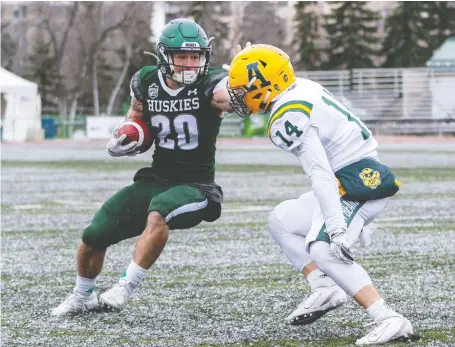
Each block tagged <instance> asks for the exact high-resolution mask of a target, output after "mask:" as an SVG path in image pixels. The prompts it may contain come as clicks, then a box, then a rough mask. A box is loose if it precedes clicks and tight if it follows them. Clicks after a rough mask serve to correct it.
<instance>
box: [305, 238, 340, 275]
mask: <svg viewBox="0 0 455 347" xmlns="http://www.w3.org/2000/svg"><path fill="white" fill-rule="evenodd" d="M310 259H311V261H312V262H313V263H314V264H316V265H317V267H318V268H319V269H321V271H324V269H327V268H328V267H330V265H331V264H332V263H333V262H334V260H335V258H334V257H333V255H332V253H331V252H330V246H329V244H328V243H327V242H324V241H314V242H312V243H311V245H310Z"/></svg>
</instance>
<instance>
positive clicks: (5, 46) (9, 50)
mask: <svg viewBox="0 0 455 347" xmlns="http://www.w3.org/2000/svg"><path fill="white" fill-rule="evenodd" d="M8 29H9V28H8V25H7V24H5V23H2V26H1V31H2V34H1V35H2V41H1V42H2V45H1V46H2V47H1V52H2V53H1V54H2V67H4V68H5V69H7V70H11V68H12V66H13V63H14V57H15V55H16V46H17V45H16V42H15V41H14V40H13V38H12V37H11V34H10V33H9V31H8Z"/></svg>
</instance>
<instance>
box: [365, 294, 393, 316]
mask: <svg viewBox="0 0 455 347" xmlns="http://www.w3.org/2000/svg"><path fill="white" fill-rule="evenodd" d="M366 310H367V313H368V314H369V315H370V316H371V318H373V320H374V321H378V320H381V319H382V318H383V317H385V316H392V315H394V314H395V311H393V310H392V309H391V308H390V307H388V306H387V305H386V303H385V301H384V299H382V298H381V299H379V300H378V301H375V302H374V303H373V304H371V305H370V307H368V308H367V309H366Z"/></svg>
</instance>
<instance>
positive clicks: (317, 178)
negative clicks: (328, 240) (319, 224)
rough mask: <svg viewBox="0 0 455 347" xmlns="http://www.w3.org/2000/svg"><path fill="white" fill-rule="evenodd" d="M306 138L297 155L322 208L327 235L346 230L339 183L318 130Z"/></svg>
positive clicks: (308, 134)
mask: <svg viewBox="0 0 455 347" xmlns="http://www.w3.org/2000/svg"><path fill="white" fill-rule="evenodd" d="M304 136H305V138H304V140H303V143H302V145H301V146H300V147H299V150H298V152H299V153H295V154H297V156H298V158H299V160H300V163H301V164H302V167H303V169H304V170H305V172H306V174H307V175H308V177H309V179H310V182H311V187H312V188H313V191H314V195H315V196H316V198H317V199H318V201H319V205H320V206H321V210H322V214H323V216H324V219H325V223H326V228H327V233H329V234H330V232H332V231H334V230H338V229H343V228H346V222H345V221H344V217H343V211H342V209H341V204H340V198H339V194H338V183H337V180H336V177H335V175H334V173H333V171H332V169H331V167H330V164H329V161H328V158H327V155H326V153H325V150H324V148H323V146H322V144H321V142H320V140H319V136H318V133H317V130H316V129H315V128H314V127H310V128H309V129H308V130H307V132H306V133H305V135H304ZM296 150H297V149H296ZM296 150H295V151H296ZM295 151H294V152H295Z"/></svg>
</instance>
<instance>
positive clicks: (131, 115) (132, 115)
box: [125, 98, 144, 119]
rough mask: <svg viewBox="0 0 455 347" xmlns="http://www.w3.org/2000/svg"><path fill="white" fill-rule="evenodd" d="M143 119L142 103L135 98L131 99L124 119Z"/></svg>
mask: <svg viewBox="0 0 455 347" xmlns="http://www.w3.org/2000/svg"><path fill="white" fill-rule="evenodd" d="M143 117H144V114H143V113H142V102H140V101H139V100H137V99H136V98H131V103H130V108H129V110H128V112H127V113H126V116H125V119H142V118H143Z"/></svg>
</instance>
